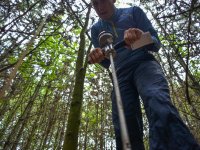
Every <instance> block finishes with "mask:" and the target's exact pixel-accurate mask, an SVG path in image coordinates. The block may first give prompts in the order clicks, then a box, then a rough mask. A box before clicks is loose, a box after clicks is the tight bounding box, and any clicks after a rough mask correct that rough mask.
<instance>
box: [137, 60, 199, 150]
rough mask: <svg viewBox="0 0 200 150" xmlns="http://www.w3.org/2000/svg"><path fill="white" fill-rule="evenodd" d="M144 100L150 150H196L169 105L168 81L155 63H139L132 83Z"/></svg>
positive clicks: (185, 129) (185, 128) (192, 141)
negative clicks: (148, 127) (148, 126)
mask: <svg viewBox="0 0 200 150" xmlns="http://www.w3.org/2000/svg"><path fill="white" fill-rule="evenodd" d="M133 82H134V83H135V84H136V86H137V89H138V92H139V94H140V96H141V98H142V99H143V102H144V106H145V110H146V113H147V117H148V120H149V125H150V129H149V130H150V149H151V150H199V149H200V148H199V146H198V144H197V143H196V141H195V140H194V138H193V135H192V134H191V133H190V131H189V129H188V128H187V126H186V125H185V124H184V123H183V121H182V120H181V118H180V116H179V114H178V112H177V110H176V108H175V107H174V106H173V105H172V103H171V100H170V96H169V88H168V85H167V81H166V79H165V77H164V74H163V72H162V69H161V67H160V65H159V64H158V63H157V62H156V61H148V62H144V63H142V64H141V65H140V66H139V67H138V68H137V70H136V71H135V73H134V81H133Z"/></svg>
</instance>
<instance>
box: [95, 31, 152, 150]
mask: <svg viewBox="0 0 200 150" xmlns="http://www.w3.org/2000/svg"><path fill="white" fill-rule="evenodd" d="M152 43H153V41H152V39H151V35H150V33H149V32H146V33H144V34H142V36H141V38H140V40H137V41H135V42H134V43H133V44H132V45H131V48H132V49H133V50H134V49H137V48H140V47H142V46H145V45H148V44H152ZM99 45H100V47H101V48H102V50H103V52H104V54H105V57H106V58H108V59H110V63H111V70H112V77H113V84H114V89H115V95H116V102H117V109H118V113H119V120H120V128H121V136H122V143H123V150H131V144H130V140H129V136H128V129H127V126H126V120H125V115H124V109H123V104H122V100H121V95H120V89H119V85H118V80H117V75H116V71H115V66H114V61H113V58H114V57H115V55H116V52H115V49H117V48H120V47H122V46H125V45H126V43H125V41H121V42H119V43H117V44H116V45H113V35H112V34H111V33H109V32H105V31H103V32H101V33H100V34H99Z"/></svg>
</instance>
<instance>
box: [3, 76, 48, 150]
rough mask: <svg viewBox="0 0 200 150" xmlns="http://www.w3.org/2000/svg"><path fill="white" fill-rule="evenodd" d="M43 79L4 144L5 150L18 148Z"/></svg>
mask: <svg viewBox="0 0 200 150" xmlns="http://www.w3.org/2000/svg"><path fill="white" fill-rule="evenodd" d="M44 74H45V73H44ZM43 79H44V75H43V76H42V77H41V79H40V81H39V82H38V84H37V86H36V88H35V91H34V93H33V95H32V96H31V98H30V100H29V102H28V104H27V106H26V108H25V110H24V112H23V113H22V115H21V117H20V118H19V120H18V122H17V123H16V125H15V126H14V128H13V130H12V131H11V133H10V135H9V136H8V138H7V141H6V142H5V144H4V150H7V149H10V147H12V148H13V149H15V148H16V146H17V144H18V141H19V139H20V137H21V134H22V131H23V129H24V127H25V125H26V123H27V119H28V117H29V115H30V113H31V110H32V107H33V104H34V100H35V99H36V97H37V95H38V93H39V89H40V87H41V85H42V82H43ZM18 131H19V132H18ZM16 137H17V138H16Z"/></svg>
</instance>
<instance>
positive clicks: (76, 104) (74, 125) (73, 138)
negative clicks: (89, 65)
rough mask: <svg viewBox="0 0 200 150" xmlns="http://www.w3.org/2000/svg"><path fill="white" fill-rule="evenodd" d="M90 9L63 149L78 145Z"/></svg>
mask: <svg viewBox="0 0 200 150" xmlns="http://www.w3.org/2000/svg"><path fill="white" fill-rule="evenodd" d="M90 10H91V6H89V8H88V12H87V15H86V21H85V25H84V27H83V28H82V30H81V33H80V47H79V51H78V57H77V61H76V81H75V87H74V91H73V97H72V101H71V106H70V112H69V116H68V124H67V131H66V134H65V140H64V145H63V150H76V149H77V146H78V132H79V126H80V119H81V107H82V100H83V87H84V79H85V73H86V66H85V67H83V62H84V50H85V31H86V29H87V26H88V21H89V14H90Z"/></svg>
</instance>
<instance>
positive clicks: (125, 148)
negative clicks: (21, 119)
mask: <svg viewBox="0 0 200 150" xmlns="http://www.w3.org/2000/svg"><path fill="white" fill-rule="evenodd" d="M109 57H110V63H111V69H112V77H113V82H114V83H113V84H114V88H115V95H116V102H117V108H118V114H119V121H120V128H121V137H122V143H123V150H131V144H130V140H129V136H128V131H127V126H126V120H125V116H124V109H123V105H122V99H121V94H120V90H119V85H118V81H117V75H116V72H115V66H114V61H113V53H110V54H109Z"/></svg>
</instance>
